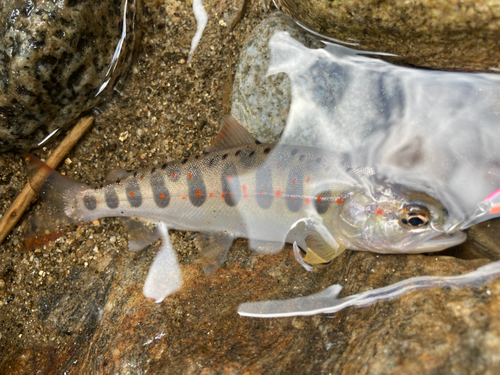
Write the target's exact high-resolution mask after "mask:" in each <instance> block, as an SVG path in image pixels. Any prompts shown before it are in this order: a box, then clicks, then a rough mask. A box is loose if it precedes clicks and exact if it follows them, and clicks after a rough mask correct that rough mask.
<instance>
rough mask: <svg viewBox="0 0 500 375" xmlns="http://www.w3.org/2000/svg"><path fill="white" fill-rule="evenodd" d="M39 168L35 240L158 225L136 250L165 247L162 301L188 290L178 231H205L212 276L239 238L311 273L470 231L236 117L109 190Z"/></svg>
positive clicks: (153, 281)
mask: <svg viewBox="0 0 500 375" xmlns="http://www.w3.org/2000/svg"><path fill="white" fill-rule="evenodd" d="M29 169H30V171H29V172H30V175H31V176H34V175H35V174H39V173H43V174H45V177H44V179H45V183H44V184H43V186H42V188H41V191H40V194H41V196H42V198H43V199H45V201H46V202H47V203H48V204H49V205H50V206H52V208H50V209H46V210H43V211H42V212H41V214H40V215H39V217H38V219H37V221H36V223H37V224H38V228H36V230H38V232H37V231H34V232H33V233H34V234H33V235H31V237H35V238H36V237H37V236H38V235H40V233H41V235H42V236H46V235H47V233H50V232H55V231H56V230H57V229H56V228H58V227H59V226H60V224H61V223H62V224H70V223H82V222H85V221H91V220H95V219H99V218H103V217H122V218H124V219H125V218H137V219H142V220H144V221H147V222H153V223H157V228H156V230H155V231H154V232H151V233H150V235H149V234H148V235H144V236H142V237H141V238H142V239H141V240H140V241H136V240H131V239H129V248H130V249H131V250H139V249H140V248H143V247H144V246H145V245H147V244H149V243H151V242H152V241H154V240H155V239H156V238H158V237H161V238H162V240H163V241H162V247H161V248H160V251H159V252H158V253H157V256H156V258H155V260H154V262H153V265H152V266H151V268H150V271H149V273H148V277H147V279H146V283H145V286H144V294H145V295H146V296H147V297H151V298H154V299H155V300H156V301H157V302H160V301H161V300H163V299H164V298H165V297H166V296H168V295H169V294H171V293H173V292H175V291H177V290H178V289H179V288H180V286H181V284H182V276H181V271H180V267H179V265H178V263H177V259H176V252H175V251H174V250H173V248H172V246H171V244H170V240H169V236H168V229H178V230H189V231H199V232H201V234H200V236H199V238H200V241H201V245H202V256H203V257H204V259H205V266H204V269H205V271H206V272H213V271H215V270H216V269H217V267H218V266H220V264H221V263H222V261H223V260H224V257H225V255H226V253H227V251H228V249H229V247H230V245H231V243H232V241H233V239H234V238H237V237H245V238H248V239H249V246H250V247H251V248H253V249H259V248H260V247H261V243H262V241H266V242H269V241H271V242H272V243H274V245H273V246H270V247H269V246H268V247H266V249H267V250H266V251H270V250H269V249H272V250H273V251H276V250H279V249H281V247H282V245H283V244H284V242H289V243H292V244H293V250H294V255H295V257H296V259H297V260H298V261H299V263H301V264H302V265H303V266H304V267H305V268H306V269H310V267H311V266H310V265H311V264H317V263H326V262H329V261H330V260H332V259H333V258H334V257H336V256H337V255H339V254H340V253H341V252H342V251H343V250H345V249H346V248H349V249H353V250H367V251H375V252H381V253H394V252H406V253H408V252H427V251H437V250H441V249H443V248H446V247H449V246H453V245H455V244H457V243H460V242H462V241H463V240H464V239H465V235H464V234H463V233H461V232H458V233H455V234H454V235H452V236H447V235H446V234H445V233H444V231H443V229H442V228H443V225H444V224H445V221H446V210H445V209H444V207H442V206H441V205H440V203H439V202H437V201H436V200H434V199H433V198H432V197H430V196H428V195H426V194H424V193H421V192H412V191H407V190H405V189H400V188H397V187H395V186H391V185H388V184H377V185H376V186H375V187H374V188H373V189H372V190H371V191H367V188H366V186H365V185H364V179H365V178H369V177H370V175H372V174H373V172H372V170H371V168H361V167H356V166H351V165H348V164H347V163H345V162H344V161H343V160H342V158H341V157H340V155H338V154H336V153H334V152H329V151H326V150H322V149H316V148H311V147H305V146H294V145H269V144H260V142H258V141H257V140H255V138H254V137H253V136H252V135H251V134H250V133H248V132H247V131H246V130H245V129H244V128H243V127H242V126H241V125H240V124H238V123H237V122H236V121H235V120H234V119H232V118H231V117H230V116H226V117H224V118H223V121H222V127H221V132H220V134H219V135H218V137H217V138H216V140H215V142H214V145H213V146H212V148H211V150H209V151H208V152H205V153H204V154H203V155H199V156H194V157H190V158H186V159H183V160H179V161H175V162H170V163H165V164H161V165H158V166H156V167H153V168H150V169H145V170H140V171H132V172H129V173H128V174H127V175H124V176H122V177H121V178H119V179H116V178H115V180H114V181H110V182H109V183H107V184H105V185H104V186H99V187H90V186H87V185H84V184H81V183H78V182H76V181H73V180H70V179H68V178H66V177H64V176H62V175H60V174H58V173H57V172H55V171H54V170H52V169H50V168H49V167H47V166H46V165H45V164H43V163H42V162H40V161H37V160H36V159H34V158H31V163H30V164H29ZM37 178H38V177H37ZM30 180H32V179H31V178H30ZM34 188H36V187H35V186H34ZM34 227H36V225H35V226H34ZM126 227H127V228H130V229H131V230H133V231H136V230H137V228H139V229H140V231H143V229H144V228H141V227H140V226H139V227H135V228H134V227H133V226H130V225H128V226H127V225H126ZM27 237H28V238H29V237H30V235H27ZM52 237H53V236H52ZM52 237H51V238H52ZM35 242H36V241H35Z"/></svg>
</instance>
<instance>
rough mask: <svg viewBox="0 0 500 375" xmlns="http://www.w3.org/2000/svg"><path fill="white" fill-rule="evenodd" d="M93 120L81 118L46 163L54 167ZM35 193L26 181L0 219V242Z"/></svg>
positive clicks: (37, 178)
mask: <svg viewBox="0 0 500 375" xmlns="http://www.w3.org/2000/svg"><path fill="white" fill-rule="evenodd" d="M93 121H94V118H93V117H85V118H82V119H81V120H80V121H78V123H77V124H76V125H75V127H74V128H73V129H72V130H71V132H70V133H69V134H68V135H67V136H66V138H64V139H63V141H62V142H61V144H60V145H59V146H58V147H57V148H56V149H55V150H54V152H52V155H51V156H50V158H49V159H48V160H47V165H48V166H49V167H51V168H56V167H57V166H58V165H59V163H60V162H61V161H62V160H63V159H64V157H65V156H66V154H67V153H68V152H69V151H70V150H71V149H72V148H73V147H74V146H75V144H76V142H78V140H79V139H80V138H81V137H82V135H83V134H85V132H86V131H87V130H88V129H89V128H90V126H91V125H92V123H93ZM44 175H45V174H44V171H43V170H41V171H40V172H39V173H38V174H37V175H36V176H35V177H34V178H33V181H32V183H35V184H36V182H37V181H38V180H40V179H41V178H42V177H44ZM35 196H36V194H35V192H34V191H33V189H32V188H31V185H30V184H29V183H28V184H26V186H25V187H24V189H23V190H22V191H21V194H19V195H18V197H17V198H16V200H15V201H14V202H13V203H12V205H11V206H10V208H9V209H8V210H7V212H6V213H5V214H4V215H3V217H2V219H1V220H0V244H1V243H2V242H3V240H5V238H6V237H7V236H8V234H9V233H10V231H11V230H12V228H14V226H15V225H16V224H17V222H18V221H19V219H20V218H21V216H22V215H23V214H24V211H26V209H27V208H28V206H29V205H30V204H31V202H32V201H33V199H34V198H35Z"/></svg>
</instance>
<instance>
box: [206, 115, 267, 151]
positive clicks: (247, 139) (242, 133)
mask: <svg viewBox="0 0 500 375" xmlns="http://www.w3.org/2000/svg"><path fill="white" fill-rule="evenodd" d="M256 141H257V140H256V139H255V137H254V136H253V135H252V134H250V132H249V131H248V130H246V129H245V128H244V127H243V125H241V124H240V123H239V122H238V121H236V120H235V119H234V117H232V116H231V115H224V116H222V119H221V121H220V131H219V134H218V135H217V137H215V140H214V143H213V144H212V146H211V147H210V148H209V151H216V150H222V149H225V148H231V147H237V146H243V145H248V144H255V142H256Z"/></svg>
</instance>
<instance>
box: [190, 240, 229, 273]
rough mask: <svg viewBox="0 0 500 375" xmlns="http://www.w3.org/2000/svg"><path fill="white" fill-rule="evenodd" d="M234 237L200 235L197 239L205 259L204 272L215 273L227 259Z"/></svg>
mask: <svg viewBox="0 0 500 375" xmlns="http://www.w3.org/2000/svg"><path fill="white" fill-rule="evenodd" d="M233 239H234V237H231V236H226V235H223V234H220V233H200V234H199V235H198V237H197V242H198V247H199V248H200V252H201V257H202V259H203V271H205V273H206V274H210V273H213V272H215V271H217V269H218V268H219V267H220V266H221V264H222V263H223V262H224V259H226V255H227V252H228V251H229V248H230V247H231V244H232V243H233Z"/></svg>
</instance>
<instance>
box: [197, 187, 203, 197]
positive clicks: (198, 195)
mask: <svg viewBox="0 0 500 375" xmlns="http://www.w3.org/2000/svg"><path fill="white" fill-rule="evenodd" d="M196 197H197V198H201V197H203V195H202V194H201V190H200V189H198V190H196Z"/></svg>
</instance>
